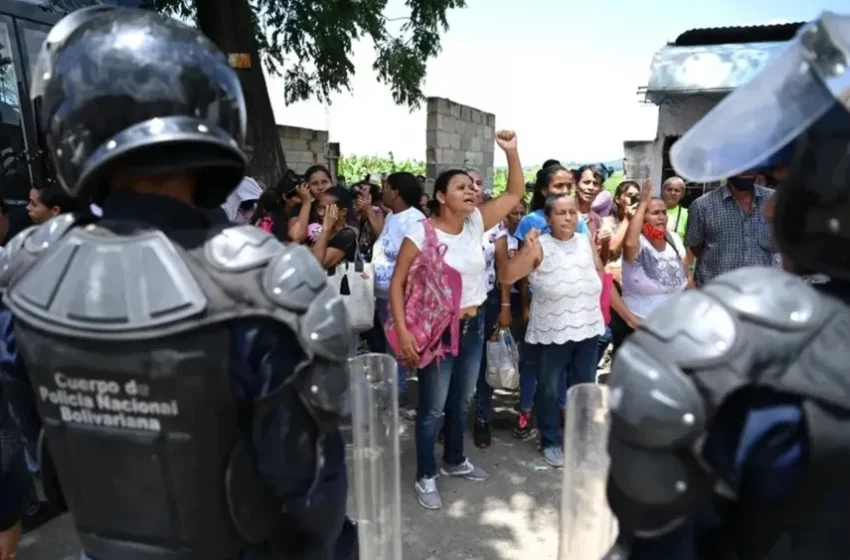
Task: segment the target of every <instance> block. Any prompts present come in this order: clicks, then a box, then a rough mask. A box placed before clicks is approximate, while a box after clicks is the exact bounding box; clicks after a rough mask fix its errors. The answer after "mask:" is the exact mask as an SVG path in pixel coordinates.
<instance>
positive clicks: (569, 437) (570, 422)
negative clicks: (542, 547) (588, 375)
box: [559, 383, 617, 560]
mask: <svg viewBox="0 0 850 560" xmlns="http://www.w3.org/2000/svg"><path fill="white" fill-rule="evenodd" d="M608 426H609V419H608V387H606V386H604V385H597V384H595V383H580V384H579V385H574V386H573V387H571V388H570V390H569V391H568V392H567V417H566V419H565V422H564V486H563V490H562V492H563V493H562V496H561V546H560V556H559V558H560V560H598V559H600V558H602V557H604V556H605V553H607V552H608V550H609V549H610V548H611V545H612V544H613V543H614V540H615V539H616V537H617V520H616V518H615V517H614V515H613V514H612V513H611V510H610V509H609V508H608V500H607V499H606V495H605V485H606V481H607V477H608V451H607V449H606V447H607V444H608Z"/></svg>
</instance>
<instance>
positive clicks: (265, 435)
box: [0, 7, 353, 560]
mask: <svg viewBox="0 0 850 560" xmlns="http://www.w3.org/2000/svg"><path fill="white" fill-rule="evenodd" d="M32 95H33V97H34V98H35V99H34V101H35V105H36V107H37V108H38V112H39V115H40V121H41V122H40V124H41V126H42V128H43V131H44V135H45V139H46V143H47V149H48V151H49V154H50V157H51V158H52V160H53V163H54V165H55V168H56V171H57V175H58V180H59V183H60V184H61V185H62V186H63V187H64V188H65V189H66V190H67V191H68V192H70V193H72V194H74V195H76V196H78V197H82V198H89V197H91V198H93V199H94V200H95V201H96V202H98V203H99V204H101V206H102V209H103V219H100V220H98V219H97V218H94V217H93V216H91V215H87V216H82V215H64V216H60V217H57V218H55V219H53V220H51V221H49V222H47V223H45V224H43V225H41V226H35V227H33V228H31V229H29V230H26V231H24V232H22V233H21V234H20V235H18V236H17V237H16V238H15V239H14V240H13V241H12V243H11V244H10V247H9V250H8V252H7V255H8V260H7V261H6V262H5V263H4V264H3V266H2V271H3V274H2V278H0V284H2V286H3V287H4V289H5V294H4V297H3V303H4V309H3V310H2V312H0V324H2V325H4V326H5V327H6V328H5V329H3V330H2V333H0V334H2V336H0V355H2V361H3V364H4V367H3V372H4V375H5V376H6V377H7V381H11V383H10V385H11V386H12V387H13V389H14V390H15V397H14V403H15V405H14V406H15V409H16V411H17V412H18V416H19V417H21V419H22V424H23V429H24V431H25V433H26V434H27V435H28V436H30V437H33V436H34V435H35V434H37V433H40V434H41V438H40V442H39V446H40V453H39V454H40V458H41V464H42V469H43V470H44V471H45V480H46V482H45V484H46V491H47V492H48V493H50V494H52V495H53V496H54V497H58V496H60V490H58V488H59V487H61V495H64V498H65V499H66V500H67V504H68V507H69V509H70V511H71V513H72V515H73V519H74V523H75V526H76V529H77V532H78V535H79V538H80V541H81V543H82V546H83V548H84V549H85V553H86V554H87V555H88V556H89V557H90V558H94V559H97V560H122V559H127V560H129V559H133V560H143V559H144V560H148V559H150V560H178V559H180V560H183V559H186V560H190V559H191V560H200V559H204V560H217V559H220V560H233V559H235V558H247V557H249V556H250V557H262V558H286V559H290V558H292V559H301V558H303V559H311V560H312V559H321V560H326V559H328V560H329V559H331V558H334V557H335V547H336V545H337V540H338V538H339V537H340V535H341V534H342V533H343V532H344V527H347V528H348V529H349V531H350V528H351V527H350V525H346V519H345V508H346V494H347V491H346V486H347V482H346V473H345V463H344V443H343V440H342V438H341V436H340V433H339V430H338V424H339V420H340V417H341V414H342V410H343V409H344V406H345V402H344V401H345V395H346V391H347V387H348V381H347V372H346V369H345V363H346V358H347V355H348V348H349V338H350V336H351V335H350V332H349V329H348V326H347V325H348V321H347V316H346V313H345V307H344V305H343V302H342V300H341V299H340V297H339V294H334V293H333V291H332V290H330V289H328V287H327V285H326V284H327V283H326V279H325V274H324V272H323V271H322V269H321V267H320V266H319V264H318V263H317V262H316V261H315V259H314V258H313V257H312V255H311V254H310V252H309V251H308V250H306V249H304V248H303V247H300V246H295V245H292V246H283V245H281V244H280V243H279V242H278V241H277V240H275V239H274V238H273V237H271V236H270V235H268V234H266V233H265V232H263V231H261V230H260V229H258V228H254V227H251V226H242V227H227V226H218V227H212V226H211V225H210V222H209V221H208V218H207V217H206V214H205V213H204V210H205V209H210V208H215V207H217V206H218V205H219V204H221V203H222V202H223V201H224V200H225V198H226V197H227V196H228V194H229V193H230V192H231V191H232V190H233V189H234V188H236V186H237V185H238V183H239V182H240V180H241V179H242V177H243V176H244V173H245V166H246V159H245V155H244V154H243V152H242V150H241V146H242V144H243V142H244V140H245V130H246V110H245V101H244V98H243V94H242V90H241V87H240V84H239V80H238V78H237V76H236V74H235V72H234V71H233V70H232V69H231V68H230V67H229V65H228V62H227V59H226V57H225V56H224V55H223V54H222V53H221V52H220V51H219V50H218V49H217V48H216V47H215V46H214V45H213V44H212V42H211V41H209V40H208V39H207V38H206V37H204V36H203V35H202V34H200V33H199V32H198V31H196V30H194V29H192V28H189V27H187V26H185V25H183V24H181V23H180V22H178V21H176V20H172V19H169V18H165V17H163V16H160V15H158V14H156V13H153V12H149V11H142V10H131V9H111V10H110V9H104V8H103V7H98V8H94V9H89V10H83V11H80V12H75V13H74V14H71V15H70V16H68V17H67V18H66V19H65V20H63V21H62V22H60V23H59V24H58V25H57V26H56V27H55V28H54V29H53V31H52V32H51V33H50V35H49V36H48V38H47V40H46V42H45V45H44V46H43V48H42V52H41V54H40V57H39V60H38V62H37V64H36V68H35V70H34V79H33V84H32ZM10 313H11V314H12V315H11V316H14V322H12V321H11V320H10V318H11V316H10ZM53 472H55V474H56V479H57V480H58V484H59V486H58V487H57V485H55V484H52V483H51V482H52V481H53V477H51V476H50V474H51V473H53ZM351 544H353V543H351V542H350V543H349V545H351ZM341 552H345V553H346V554H349V553H350V552H351V551H350V546H349V551H341Z"/></svg>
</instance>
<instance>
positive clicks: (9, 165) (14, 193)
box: [0, 20, 30, 199]
mask: <svg viewBox="0 0 850 560" xmlns="http://www.w3.org/2000/svg"><path fill="white" fill-rule="evenodd" d="M13 38H14V35H13V33H12V30H11V22H9V21H8V20H0V197H2V198H5V199H25V198H27V196H28V193H29V189H30V177H29V172H28V169H27V165H26V162H25V161H24V158H23V157H22V155H23V154H24V151H25V150H26V143H25V141H24V130H23V125H22V121H21V101H20V96H21V92H22V91H23V90H22V89H21V88H20V87H19V86H20V83H19V80H20V79H21V78H19V76H18V71H17V69H16V64H15V58H16V57H17V51H16V50H15V43H13Z"/></svg>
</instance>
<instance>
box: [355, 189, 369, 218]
mask: <svg viewBox="0 0 850 560" xmlns="http://www.w3.org/2000/svg"><path fill="white" fill-rule="evenodd" d="M371 208H372V195H370V194H369V193H363V194H360V195H358V196H357V198H356V199H355V200H354V209H355V210H357V212H358V213H360V214H366V213H367V212H369V210H371Z"/></svg>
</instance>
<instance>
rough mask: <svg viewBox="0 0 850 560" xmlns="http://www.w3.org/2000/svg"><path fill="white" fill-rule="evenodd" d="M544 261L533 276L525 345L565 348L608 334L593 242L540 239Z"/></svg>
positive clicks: (574, 238) (581, 236)
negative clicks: (565, 346) (526, 343)
mask: <svg viewBox="0 0 850 560" xmlns="http://www.w3.org/2000/svg"><path fill="white" fill-rule="evenodd" d="M540 247H541V249H542V250H543V261H542V262H541V263H540V266H538V267H537V269H536V270H534V271H533V272H532V273H531V274H529V275H528V282H529V284H530V285H531V289H532V296H531V317H530V319H529V321H528V330H527V331H526V334H525V341H526V342H529V343H531V344H563V343H565V342H570V341H576V342H578V341H581V340H585V339H588V338H590V337H593V336H599V335H601V334H602V333H604V332H605V322H604V319H603V318H602V309H601V307H600V305H599V298H600V296H601V294H602V280H601V279H600V278H599V272H598V271H597V270H596V262H595V259H594V254H593V248H592V247H591V246H590V238H589V237H588V236H587V235H586V234H583V233H575V234H573V236H572V237H571V238H570V239H569V240H567V241H559V240H557V239H555V238H554V237H552V236H551V235H550V234H546V235H541V236H540Z"/></svg>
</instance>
